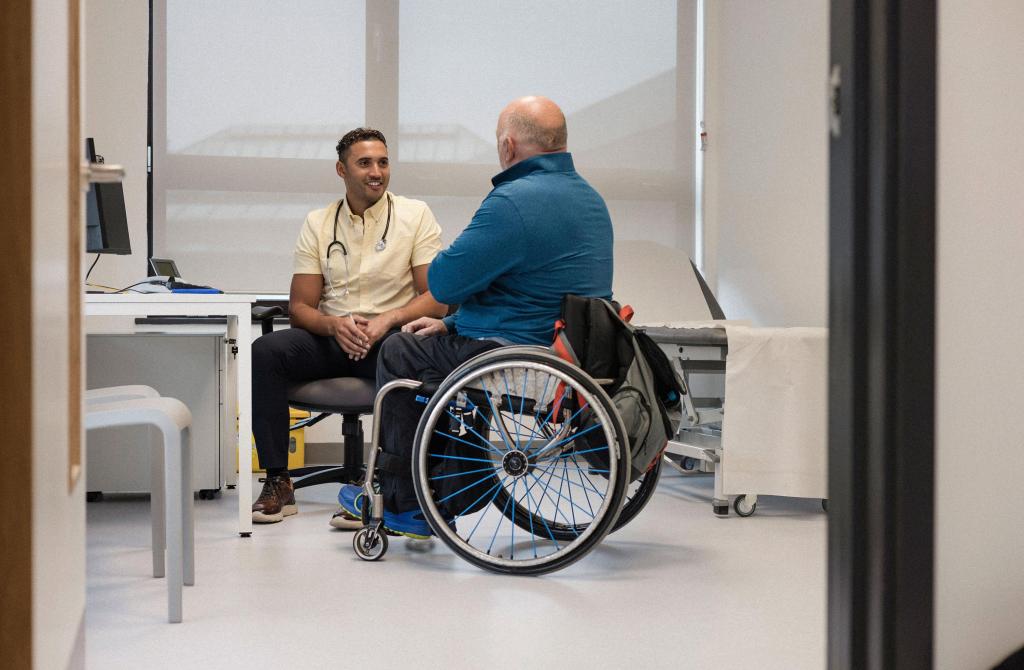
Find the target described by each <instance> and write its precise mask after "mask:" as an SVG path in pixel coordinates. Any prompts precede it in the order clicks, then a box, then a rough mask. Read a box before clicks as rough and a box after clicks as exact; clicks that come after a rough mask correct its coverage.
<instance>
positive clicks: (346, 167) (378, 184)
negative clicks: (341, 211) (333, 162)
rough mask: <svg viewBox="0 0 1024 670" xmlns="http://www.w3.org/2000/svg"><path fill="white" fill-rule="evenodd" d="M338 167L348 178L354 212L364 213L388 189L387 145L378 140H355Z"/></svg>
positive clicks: (349, 201)
mask: <svg viewBox="0 0 1024 670" xmlns="http://www.w3.org/2000/svg"><path fill="white" fill-rule="evenodd" d="M337 170H338V176H339V177H341V178H342V180H343V181H344V182H345V192H346V198H347V199H348V206H349V208H350V209H351V210H352V213H353V214H356V215H358V216H362V215H363V212H365V211H366V209H367V208H368V207H372V206H373V205H374V203H376V202H377V201H378V200H380V199H381V197H382V196H383V195H384V192H385V191H387V189H388V182H390V181H391V165H390V163H389V162H388V148H387V146H385V145H384V143H383V142H380V141H378V140H365V141H363V142H356V143H354V144H353V145H352V146H351V147H349V149H348V153H347V154H346V155H345V160H344V161H338V164H337Z"/></svg>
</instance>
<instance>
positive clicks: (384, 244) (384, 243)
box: [325, 193, 391, 298]
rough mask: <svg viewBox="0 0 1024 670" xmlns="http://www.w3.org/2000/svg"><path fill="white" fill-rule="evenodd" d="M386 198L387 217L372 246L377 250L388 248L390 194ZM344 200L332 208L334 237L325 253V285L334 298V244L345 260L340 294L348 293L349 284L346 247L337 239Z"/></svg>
mask: <svg viewBox="0 0 1024 670" xmlns="http://www.w3.org/2000/svg"><path fill="white" fill-rule="evenodd" d="M387 198H388V218H387V221H386V222H385V224H384V234H383V235H381V236H380V239H379V240H377V243H376V244H375V245H373V248H374V250H375V251H377V252H381V251H384V250H385V249H387V248H388V230H389V229H390V228H391V194H390V193H388V194H387ZM344 202H345V201H344V200H339V201H338V206H337V207H336V208H335V210H334V239H333V240H332V241H331V243H330V244H328V245H327V253H326V254H325V256H326V259H327V285H328V286H330V288H331V297H332V298H336V297H337V296H336V295H335V293H334V280H333V278H332V277H331V252H332V251H334V248H335V245H337V248H339V249H341V257H342V259H343V260H344V261H345V288H343V289H342V290H341V295H343V296H345V295H348V285H349V278H350V277H349V272H348V248H347V247H346V246H345V243H344V242H342V241H341V240H339V239H338V214H340V213H341V206H342V205H343V204H344Z"/></svg>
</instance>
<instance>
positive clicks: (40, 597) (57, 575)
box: [8, 0, 85, 668]
mask: <svg viewBox="0 0 1024 670" xmlns="http://www.w3.org/2000/svg"><path fill="white" fill-rule="evenodd" d="M68 187H69V184H68V3H67V2H66V1H64V0H36V1H35V2H34V3H33V5H32V272H33V275H32V287H31V288H32V310H33V314H32V331H33V336H34V345H33V350H32V422H31V426H32V428H31V429H32V445H33V449H32V451H33V453H32V663H33V667H35V668H66V667H68V665H69V662H71V661H72V658H73V654H74V653H75V651H76V646H75V645H76V641H80V640H78V634H79V630H80V627H81V626H82V624H83V622H84V618H83V617H84V616H85V494H84V492H83V490H82V487H83V485H84V477H82V478H80V479H79V483H78V486H76V487H75V490H73V491H71V492H69V491H68V459H69V455H68V416H67V407H68V402H69V400H68V393H69V386H68V370H69V355H68V347H69V342H68V332H67V323H68V304H69V303H68V267H67V266H68V253H69V244H68V233H67V231H68V215H69V212H68V207H69V203H68ZM80 232H81V231H80ZM14 476H15V478H16V477H17V474H16V473H15V475H14ZM8 512H9V513H11V514H18V513H20V512H21V511H20V510H8ZM78 652H81V648H80V647H79V648H78ZM78 660H81V658H80V657H79V658H78Z"/></svg>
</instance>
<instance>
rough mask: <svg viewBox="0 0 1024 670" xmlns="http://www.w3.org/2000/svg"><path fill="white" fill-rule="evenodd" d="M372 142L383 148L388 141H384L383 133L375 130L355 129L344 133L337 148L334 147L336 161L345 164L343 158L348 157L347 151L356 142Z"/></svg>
mask: <svg viewBox="0 0 1024 670" xmlns="http://www.w3.org/2000/svg"><path fill="white" fill-rule="evenodd" d="M367 140H369V141H374V140H376V141H377V142H380V143H381V144H383V145H384V146H385V147H386V146H387V145H388V141H387V140H386V139H384V133H382V132H380V131H379V130H377V129H375V128H356V129H355V130H350V131H348V132H347V133H345V136H344V137H342V138H341V139H340V140H338V146H337V147H335V148H336V149H337V150H338V160H339V161H341V162H342V163H344V162H345V158H346V157H347V156H348V150H349V149H350V148H351V147H352V145H353V144H355V143H356V142H366V141H367Z"/></svg>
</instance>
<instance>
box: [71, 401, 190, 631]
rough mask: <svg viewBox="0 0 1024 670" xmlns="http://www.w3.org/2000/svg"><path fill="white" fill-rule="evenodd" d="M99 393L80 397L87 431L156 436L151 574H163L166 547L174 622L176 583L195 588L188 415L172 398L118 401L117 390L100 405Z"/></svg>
mask: <svg viewBox="0 0 1024 670" xmlns="http://www.w3.org/2000/svg"><path fill="white" fill-rule="evenodd" d="M114 388H115V389H116V388H122V389H123V388H126V387H114ZM128 388H136V389H138V388H139V387H128ZM141 388H143V389H146V388H149V387H141ZM101 390H102V389H97V390H95V392H94V391H90V392H87V394H86V413H85V429H86V430H87V431H89V430H95V429H98V428H114V427H118V426H151V427H153V428H155V429H156V430H158V431H159V432H160V434H161V437H162V439H161V440H159V441H153V445H152V452H151V461H152V463H153V467H152V472H153V478H152V479H153V481H152V485H151V488H152V523H153V576H154V577H161V576H163V574H164V547H165V546H166V548H167V555H168V559H169V560H168V565H167V618H168V620H169V621H170V622H171V623H179V622H180V621H181V610H182V607H181V588H182V584H186V585H189V586H191V585H193V584H195V520H194V515H193V509H192V449H191V443H190V442H191V440H190V432H191V428H192V413H191V412H189V409H188V407H186V406H185V404H184V403H183V402H181V401H180V400H176V399H174V398H161V397H141V398H140V397H130V398H129V399H124V398H125V397H126V393H127V392H123V391H122V392H120V393H117V392H111V393H110V394H109V395H108V396H106V397H107V398H113V401H112V402H106V401H105V399H104V396H103V394H102V393H99V392H98V391H101ZM150 390H152V389H150ZM118 398H121V399H118ZM161 456H162V458H161ZM161 512H163V513H162V514H161Z"/></svg>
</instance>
